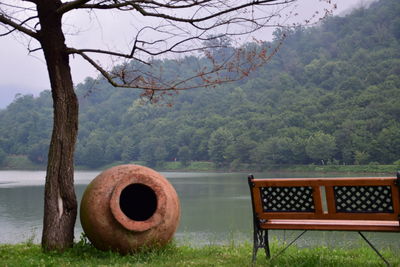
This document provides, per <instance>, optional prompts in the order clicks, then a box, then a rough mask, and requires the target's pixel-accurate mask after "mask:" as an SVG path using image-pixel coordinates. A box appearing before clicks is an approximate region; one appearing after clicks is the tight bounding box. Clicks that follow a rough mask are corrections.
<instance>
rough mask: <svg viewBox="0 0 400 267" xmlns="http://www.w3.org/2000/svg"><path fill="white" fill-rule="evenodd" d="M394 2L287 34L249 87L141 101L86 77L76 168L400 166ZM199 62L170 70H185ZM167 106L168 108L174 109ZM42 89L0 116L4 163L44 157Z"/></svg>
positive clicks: (398, 21) (46, 122)
mask: <svg viewBox="0 0 400 267" xmlns="http://www.w3.org/2000/svg"><path fill="white" fill-rule="evenodd" d="M399 14H400V1H398V0H381V1H379V2H375V3H373V4H372V5H371V6H370V7H369V8H361V9H357V10H355V11H354V12H352V13H351V14H349V15H347V16H345V17H330V18H328V19H327V20H326V21H325V22H324V23H323V24H322V25H319V26H316V27H312V28H298V29H296V30H293V31H292V32H290V33H289V34H288V37H287V39H286V40H285V42H284V45H283V46H282V48H281V49H280V51H279V53H278V54H277V55H276V56H275V57H273V58H272V60H271V61H270V62H269V63H268V64H266V65H265V66H264V67H262V68H260V69H259V70H258V71H257V72H254V73H252V74H251V75H250V76H249V77H248V78H247V79H245V80H242V81H240V82H236V83H230V84H224V85H221V86H218V87H215V88H206V89H196V90H190V91H185V92H181V93H180V94H178V95H176V96H174V97H172V98H171V99H168V100H165V101H164V102H162V103H161V104H149V103H145V104H143V103H142V101H140V98H139V92H137V91H135V90H132V89H115V88H112V87H111V86H109V85H108V84H107V82H106V81H104V80H103V79H97V80H95V79H92V78H88V79H87V80H86V81H85V83H83V84H79V85H78V86H77V88H76V90H77V93H78V95H79V98H80V128H79V140H78V145H77V148H76V163H77V164H79V165H84V166H88V167H93V168H95V167H99V166H102V165H104V164H107V163H111V162H114V161H123V162H131V161H137V160H140V161H144V162H146V164H148V165H150V166H155V165H157V164H160V163H161V162H164V161H173V160H179V161H181V162H183V163H184V164H187V163H188V162H189V161H213V162H215V163H216V164H218V165H220V166H231V167H232V168H235V167H236V166H239V165H240V164H242V163H247V164H254V165H257V166H268V165H271V164H310V163H315V164H369V163H385V164H386V163H393V162H395V161H398V160H400V15H399ZM196 60H201V59H199V58H195V57H190V58H186V59H185V61H184V62H183V63H181V64H180V65H179V66H177V65H176V64H175V63H174V62H173V61H171V60H165V61H163V62H162V65H163V67H164V68H165V69H168V68H180V69H179V70H176V71H183V70H185V69H188V68H189V69H190V66H191V64H193V62H195V61H196ZM170 100H172V102H173V105H172V106H170V105H168V104H169V101H170ZM51 116H52V103H51V95H50V93H49V92H46V91H45V92H43V93H42V94H41V95H40V96H39V97H37V98H34V97H32V96H19V97H17V98H16V99H15V101H14V102H13V103H12V104H10V105H9V106H8V107H7V109H5V110H2V111H0V161H1V159H2V158H4V156H5V155H28V156H29V158H30V159H31V160H32V161H34V162H37V163H43V162H45V161H46V154H47V148H48V143H49V136H50V132H51Z"/></svg>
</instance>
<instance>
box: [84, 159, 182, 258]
mask: <svg viewBox="0 0 400 267" xmlns="http://www.w3.org/2000/svg"><path fill="white" fill-rule="evenodd" d="M179 218H180V205H179V199H178V195H177V194H176V191H175V189H174V188H173V187H172V185H171V184H170V183H169V182H168V181H167V179H166V178H164V177H163V176H162V175H161V174H159V173H158V172H156V171H154V170H152V169H149V168H147V167H143V166H138V165H120V166H116V167H113V168H110V169H108V170H105V171H104V172H102V173H101V174H99V175H98V176H97V177H96V178H95V179H94V180H93V181H92V182H91V183H90V184H89V185H88V186H87V188H86V190H85V192H84V194H83V197H82V201H81V206H80V219H81V224H82V228H83V230H84V232H85V233H86V235H87V237H88V239H89V240H90V241H91V243H92V244H93V245H94V246H95V247H96V248H98V249H101V250H113V251H117V252H120V253H122V254H126V253H133V252H136V251H138V250H141V249H148V248H154V247H159V246H163V245H165V244H167V243H168V242H169V241H170V240H171V239H172V237H173V235H174V233H175V231H176V229H177V227H178V224H179Z"/></svg>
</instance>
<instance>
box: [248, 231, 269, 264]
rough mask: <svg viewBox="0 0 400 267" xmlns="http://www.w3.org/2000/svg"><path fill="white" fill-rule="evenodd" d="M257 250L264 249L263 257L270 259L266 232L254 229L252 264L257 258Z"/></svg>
mask: <svg viewBox="0 0 400 267" xmlns="http://www.w3.org/2000/svg"><path fill="white" fill-rule="evenodd" d="M259 248H264V250H265V255H266V257H267V259H269V258H270V257H271V253H270V250H269V242H268V230H264V229H258V228H256V227H255V228H254V237H253V259H252V262H253V264H254V263H255V261H256V258H257V251H258V249H259Z"/></svg>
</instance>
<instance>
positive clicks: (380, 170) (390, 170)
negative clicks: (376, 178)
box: [269, 164, 400, 175]
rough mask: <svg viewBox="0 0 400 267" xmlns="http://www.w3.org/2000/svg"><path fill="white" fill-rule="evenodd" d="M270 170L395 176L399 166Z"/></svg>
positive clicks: (301, 166)
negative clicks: (386, 174)
mask: <svg viewBox="0 0 400 267" xmlns="http://www.w3.org/2000/svg"><path fill="white" fill-rule="evenodd" d="M269 169H271V170H285V171H299V172H301V171H304V172H348V173H388V174H393V175H395V174H396V172H397V171H398V170H400V165H374V164H370V165H313V164H311V165H288V166H284V165H281V166H271V167H270V168H269Z"/></svg>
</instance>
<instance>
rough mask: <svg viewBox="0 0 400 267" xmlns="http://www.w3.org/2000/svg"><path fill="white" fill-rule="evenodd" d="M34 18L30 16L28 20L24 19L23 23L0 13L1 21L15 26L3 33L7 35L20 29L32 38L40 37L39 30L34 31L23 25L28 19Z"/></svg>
mask: <svg viewBox="0 0 400 267" xmlns="http://www.w3.org/2000/svg"><path fill="white" fill-rule="evenodd" d="M32 18H33V17H31V18H28V19H27V20H25V21H23V22H22V23H16V22H14V21H13V20H11V19H9V18H7V17H6V16H4V15H3V14H0V22H2V23H4V24H6V25H8V26H10V27H12V28H13V29H12V30H10V31H8V32H7V33H6V34H3V35H7V34H10V33H12V32H13V31H14V30H18V31H20V32H22V33H25V34H26V35H29V36H30V37H32V38H35V39H38V38H39V36H38V34H37V32H34V31H32V30H30V29H28V28H26V27H24V26H22V25H23V24H24V23H25V22H26V21H28V20H30V19H32ZM0 36H1V35H0Z"/></svg>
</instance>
